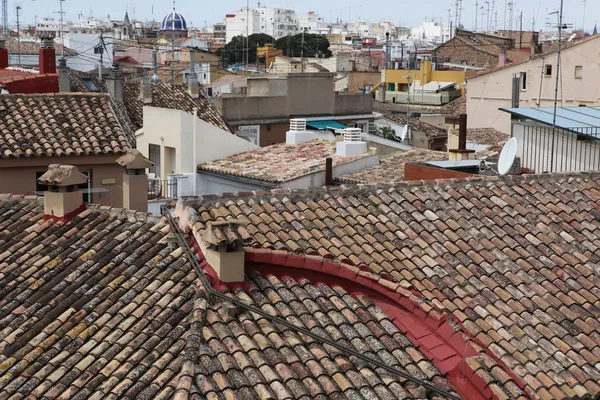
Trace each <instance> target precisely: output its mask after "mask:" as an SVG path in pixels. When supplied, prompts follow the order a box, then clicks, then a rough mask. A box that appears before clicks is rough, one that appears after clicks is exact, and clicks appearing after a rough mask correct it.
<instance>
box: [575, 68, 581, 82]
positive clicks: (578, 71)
mask: <svg viewBox="0 0 600 400" xmlns="http://www.w3.org/2000/svg"><path fill="white" fill-rule="evenodd" d="M581 78H583V65H576V66H575V79H581Z"/></svg>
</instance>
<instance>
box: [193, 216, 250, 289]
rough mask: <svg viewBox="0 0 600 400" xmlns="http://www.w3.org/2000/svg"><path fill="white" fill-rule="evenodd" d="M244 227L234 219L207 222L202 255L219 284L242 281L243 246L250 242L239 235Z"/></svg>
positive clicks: (243, 222)
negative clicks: (240, 229) (214, 273)
mask: <svg viewBox="0 0 600 400" xmlns="http://www.w3.org/2000/svg"><path fill="white" fill-rule="evenodd" d="M244 225H246V222H245V221H241V220H235V219H230V220H227V221H218V222H209V223H208V224H207V227H206V231H204V233H203V234H202V240H201V247H202V253H203V254H204V257H205V258H206V261H207V262H208V264H209V265H210V266H211V267H212V268H213V269H214V270H215V272H216V274H217V277H218V278H219V280H220V281H221V282H243V281H244V245H247V244H249V240H250V237H248V238H246V239H244V238H243V237H242V236H241V235H240V233H239V230H238V229H239V228H240V227H242V226H244Z"/></svg>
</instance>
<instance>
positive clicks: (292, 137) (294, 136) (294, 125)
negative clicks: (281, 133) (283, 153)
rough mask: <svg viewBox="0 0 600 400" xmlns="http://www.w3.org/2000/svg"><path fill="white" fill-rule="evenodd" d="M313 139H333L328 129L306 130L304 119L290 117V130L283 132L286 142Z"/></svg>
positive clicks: (293, 142) (296, 142)
mask: <svg viewBox="0 0 600 400" xmlns="http://www.w3.org/2000/svg"><path fill="white" fill-rule="evenodd" d="M313 139H321V140H332V141H333V140H335V137H334V135H333V134H332V133H331V132H329V131H309V130H306V120H305V119H301V118H296V119H290V130H289V131H287V133H286V134H285V143H286V144H300V143H304V142H308V141H309V140H313Z"/></svg>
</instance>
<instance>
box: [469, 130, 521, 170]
mask: <svg viewBox="0 0 600 400" xmlns="http://www.w3.org/2000/svg"><path fill="white" fill-rule="evenodd" d="M517 149H518V143H517V139H515V138H510V139H508V141H507V142H506V143H505V144H504V147H503V148H502V151H501V152H500V158H499V159H498V170H497V171H496V170H494V169H493V168H492V167H491V166H490V165H489V164H488V163H487V162H485V160H481V164H480V166H479V170H480V171H481V172H483V171H486V170H491V171H493V172H495V173H496V174H497V175H498V176H505V175H506V174H508V173H509V172H510V170H511V169H512V167H513V165H514V164H515V160H516V158H517Z"/></svg>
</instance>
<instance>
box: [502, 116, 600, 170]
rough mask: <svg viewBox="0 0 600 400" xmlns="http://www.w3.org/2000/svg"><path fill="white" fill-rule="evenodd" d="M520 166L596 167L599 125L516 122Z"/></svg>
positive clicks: (599, 157) (599, 155)
mask: <svg viewBox="0 0 600 400" xmlns="http://www.w3.org/2000/svg"><path fill="white" fill-rule="evenodd" d="M513 135H514V136H515V137H516V138H517V140H518V142H519V147H520V149H519V154H518V155H519V156H520V159H521V167H522V168H524V169H526V170H528V171H531V172H534V173H543V172H579V171H596V170H600V128H597V127H591V128H578V129H563V128H555V129H554V130H553V129H552V127H546V126H540V125H525V124H523V125H516V124H515V129H513Z"/></svg>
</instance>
